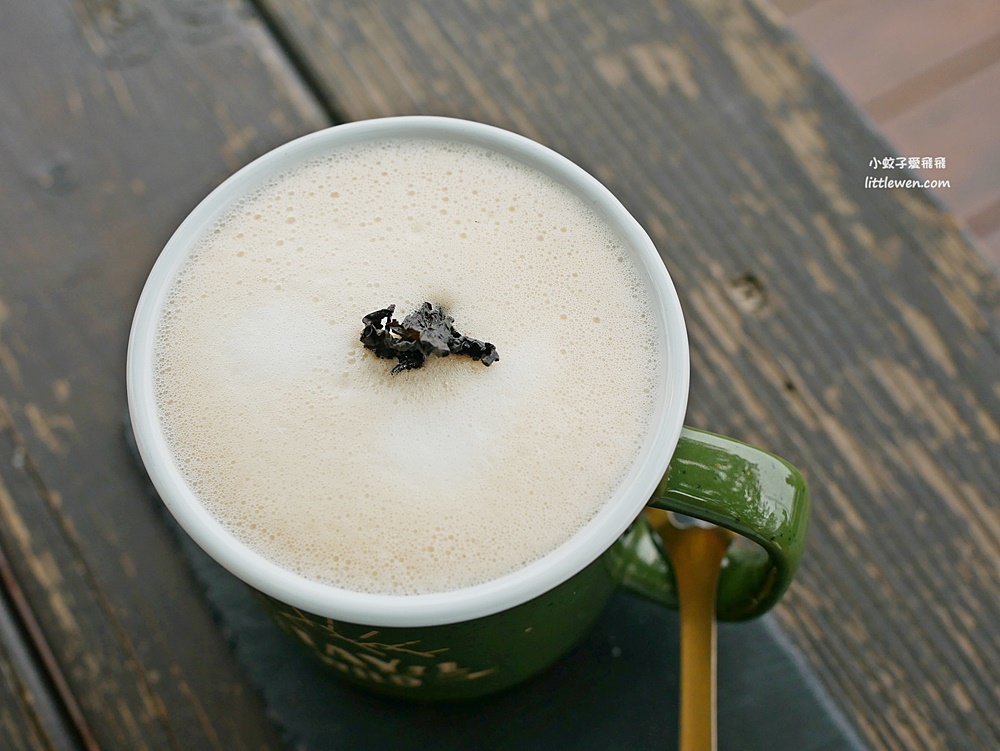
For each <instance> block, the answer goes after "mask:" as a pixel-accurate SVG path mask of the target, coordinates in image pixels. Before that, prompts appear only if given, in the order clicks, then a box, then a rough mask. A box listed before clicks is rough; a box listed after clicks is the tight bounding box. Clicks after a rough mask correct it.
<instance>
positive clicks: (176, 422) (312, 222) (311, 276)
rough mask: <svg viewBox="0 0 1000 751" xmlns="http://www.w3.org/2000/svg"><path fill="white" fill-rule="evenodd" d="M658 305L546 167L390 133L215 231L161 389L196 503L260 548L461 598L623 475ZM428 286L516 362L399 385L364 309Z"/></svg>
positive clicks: (557, 537)
mask: <svg viewBox="0 0 1000 751" xmlns="http://www.w3.org/2000/svg"><path fill="white" fill-rule="evenodd" d="M289 219H294V221H293V222H290V221H288V220H289ZM648 299H649V296H648V295H647V294H646V290H645V288H644V282H643V281H642V278H641V276H640V275H639V274H638V273H637V271H636V269H635V268H634V267H633V266H632V264H631V263H630V262H629V254H628V252H627V249H626V248H624V247H623V246H622V245H621V243H620V241H619V240H618V239H617V238H616V237H615V236H614V234H613V233H612V232H611V230H610V229H609V228H608V226H607V225H606V224H605V223H604V222H603V221H602V220H601V219H600V218H599V217H598V216H597V215H596V214H595V213H594V212H593V211H592V210H591V209H590V208H589V207H588V206H586V205H585V204H584V203H583V202H582V201H581V200H579V199H577V198H576V197H574V196H573V195H571V194H570V193H568V192H567V191H566V190H565V189H564V188H562V187H560V186H559V185H557V184H556V183H555V182H553V181H552V180H550V179H549V178H547V177H545V176H543V175H540V174H538V173H537V172H535V171H533V170H532V169H529V168H527V167H525V166H523V165H520V164H517V163H515V162H513V161H511V160H509V159H507V158H506V157H501V156H499V155H497V154H493V153H491V152H487V151H483V150H480V149H478V148H477V147H471V146H465V145H461V144H453V143H443V142H439V141H399V140H386V141H380V142H376V143H373V144H369V145H365V146H360V147H353V148H349V149H344V150H343V151H339V152H336V153H333V154H329V155H325V156H323V157H321V158H319V159H316V160H314V161H312V162H308V163H305V164H303V165H301V166H299V167H297V168H295V169H293V170H291V171H290V172H288V173H285V174H284V175H282V176H280V178H278V179H276V180H274V181H272V182H271V183H269V184H267V185H265V186H263V187H262V188H260V189H259V190H257V191H255V192H254V193H252V194H250V195H248V196H246V197H245V198H244V199H242V200H241V201H239V202H238V203H237V204H235V205H234V206H233V208H232V209H231V210H230V211H229V213H228V214H226V215H225V216H224V217H223V218H222V219H221V220H220V221H219V222H218V223H217V224H216V226H215V227H213V228H212V229H211V230H210V231H208V232H206V234H205V236H204V237H203V239H202V240H201V242H200V243H199V244H198V245H197V247H196V249H195V250H194V252H193V253H192V255H191V258H190V259H189V260H188V262H187V264H186V265H185V267H184V268H183V269H182V270H181V272H180V273H179V274H178V276H177V278H176V280H175V281H174V283H173V286H172V287H171V289H170V290H169V294H168V299H167V303H166V306H165V308H164V311H163V315H162V318H161V320H160V322H159V327H158V331H157V344H156V351H155V388H156V394H157V402H158V406H159V410H160V415H161V419H162V423H163V426H164V430H165V432H166V435H167V439H168V443H169V445H170V448H171V451H172V452H173V454H174V457H175V459H176V461H177V463H178V465H179V466H180V468H181V471H182V473H183V474H184V476H185V478H186V479H187V481H188V482H189V484H190V485H191V487H192V488H193V489H194V490H195V492H196V493H197V495H198V497H199V498H200V499H201V501H202V502H203V503H204V505H205V506H206V508H207V509H208V510H209V511H210V512H211V513H212V514H213V515H214V516H215V517H216V518H217V519H219V520H220V521H221V522H222V524H224V525H225V526H226V527H227V528H228V529H230V530H231V531H232V533H233V534H234V535H235V536H236V537H238V538H239V539H241V540H242V541H243V542H244V543H246V544H247V545H249V546H250V547H252V548H254V549H256V550H258V551H259V552H260V553H262V554H263V555H264V556H266V557H267V558H269V559H271V560H273V561H274V562H276V563H277V564H279V565H281V566H283V567H285V568H288V569H289V570H292V571H296V572H298V573H301V574H302V575H304V576H307V577H309V578H312V579H314V580H317V581H320V582H327V583H331V584H335V585H338V586H342V587H346V588H349V589H354V590H358V591H366V592H390V593H396V594H409V593H423V592H433V591H443V590H449V589H455V588H459V587H463V586H468V585H472V584H475V583H479V582H483V581H487V580H490V579H493V578H496V577H498V576H501V575H503V574H505V573H508V572H510V571H513V570H515V569H517V568H519V567H522V566H524V565H526V564H527V563H530V562H531V561H533V560H535V559H537V558H539V557H541V556H543V555H545V554H546V553H548V552H550V551H551V550H553V549H554V548H556V547H557V546H558V545H560V544H561V543H563V542H565V541H566V540H567V539H568V538H569V537H570V536H571V535H572V534H573V533H574V532H576V531H577V530H579V529H580V528H581V527H582V526H583V525H584V524H586V522H587V521H588V520H589V519H591V518H592V517H593V516H594V514H596V513H597V511H598V510H599V509H600V508H601V506H602V505H603V504H604V502H605V501H606V499H607V498H608V497H609V496H610V495H611V493H612V492H613V490H614V488H615V487H616V486H617V485H618V483H619V482H620V481H621V479H622V477H623V475H624V473H625V472H626V470H627V468H628V467H629V465H630V464H631V462H632V461H633V460H634V457H635V455H636V451H637V446H638V445H639V444H640V443H641V442H642V439H643V437H644V436H645V434H646V432H647V431H648V429H649V425H648V415H649V414H650V412H651V410H652V405H653V404H654V402H655V399H656V397H657V388H658V386H657V384H658V383H659V374H660V372H661V370H662V367H663V364H662V355H661V353H660V352H659V350H658V347H657V346H656V345H655V342H656V341H658V340H657V336H656V332H655V328H654V326H653V324H652V323H651V322H652V321H653V319H654V316H653V315H652V311H651V309H650V303H649V302H648ZM424 300H429V301H432V302H435V303H437V304H440V305H442V306H443V307H444V308H445V309H446V310H447V311H448V313H449V314H451V315H452V316H454V318H455V320H456V326H457V328H458V329H459V330H460V331H462V332H463V333H465V334H468V335H470V336H474V337H476V338H479V339H484V340H488V341H491V342H493V343H494V344H495V345H496V346H497V349H498V351H499V353H500V357H501V359H500V361H499V362H498V363H496V364H494V365H493V366H491V367H490V368H486V367H483V366H482V364H480V363H475V362H471V361H469V360H467V359H465V358H456V357H451V358H442V359H434V360H432V361H430V362H429V363H428V364H427V365H426V366H425V367H424V368H423V369H422V370H417V371H410V372H404V373H402V374H400V375H398V376H391V375H390V374H389V371H390V369H391V367H392V363H390V362H387V361H383V360H378V359H377V358H375V357H374V356H373V355H372V354H371V353H369V352H367V351H365V350H364V348H363V347H362V345H361V344H360V343H359V342H358V336H359V334H360V330H361V317H362V316H363V315H365V314H366V313H369V312H371V311H373V310H377V309H379V308H382V307H385V306H386V305H388V304H390V303H396V304H397V316H398V317H401V316H402V315H405V314H406V313H407V312H409V311H410V310H412V309H414V308H416V307H417V306H419V305H420V304H421V303H422V302H423V301H424ZM636 342H648V343H650V344H649V345H648V346H636ZM595 350H596V351H597V352H596V355H597V356H596V357H595Z"/></svg>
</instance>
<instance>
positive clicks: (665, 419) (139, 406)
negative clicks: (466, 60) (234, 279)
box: [126, 116, 690, 627]
mask: <svg viewBox="0 0 1000 751" xmlns="http://www.w3.org/2000/svg"><path fill="white" fill-rule="evenodd" d="M386 137H400V138H446V139H449V140H454V139H458V140H463V141H467V142H471V143H475V144H479V145H482V146H485V147H487V148H491V149H493V150H495V151H499V152H501V153H504V154H507V155H508V156H512V157H514V158H515V159H518V160H520V161H522V162H525V163H527V164H529V165H532V166H534V167H535V168H537V169H539V170H541V171H542V172H544V173H546V174H548V175H550V176H552V177H554V178H555V179H557V180H559V181H560V182H562V183H563V184H565V185H568V186H570V187H571V188H572V189H573V190H574V191H575V192H576V193H577V194H578V195H580V196H581V197H583V198H584V200H586V201H588V202H589V203H590V205H591V206H593V207H594V208H595V209H596V210H597V211H599V212H600V213H601V214H602V215H603V216H604V217H605V218H606V220H607V221H609V222H610V223H611V224H612V226H613V227H614V228H615V229H616V231H618V232H619V234H620V236H622V237H623V238H624V239H625V240H626V244H627V245H628V246H630V247H631V248H632V249H633V250H634V252H635V257H636V260H637V261H638V262H639V266H640V268H641V270H642V271H643V272H644V273H645V275H646V277H647V279H648V281H649V283H650V289H651V290H652V291H653V294H654V295H656V296H657V303H658V305H657V310H658V312H659V314H660V320H659V321H658V327H659V332H660V336H661V339H662V341H661V345H662V346H663V351H664V353H665V356H666V357H665V359H666V364H667V366H666V368H665V373H664V376H663V382H662V384H661V398H660V400H659V402H658V403H657V405H656V407H655V409H654V414H653V416H652V420H651V428H650V431H649V437H648V438H647V441H646V442H645V444H644V445H643V447H642V449H641V450H640V454H639V456H638V458H637V460H636V462H635V463H634V464H633V466H632V468H631V470H630V472H629V474H628V476H627V477H626V478H625V480H624V481H623V483H622V484H621V485H620V486H619V488H618V489H617V491H616V492H615V494H614V495H613V496H612V498H611V499H609V501H608V502H606V503H605V505H604V507H603V508H602V509H601V510H600V511H599V512H598V514H597V515H596V516H595V517H594V518H593V519H592V520H591V521H590V522H589V523H588V524H587V525H586V526H585V527H584V528H583V529H581V530H580V531H578V532H577V533H576V534H575V535H573V536H572V537H571V538H570V539H569V540H567V541H566V542H565V543H563V544H562V545H560V546H559V547H558V548H556V549H555V550H554V551H552V552H551V553H549V554H548V555H546V556H544V557H542V558H540V559H538V560H536V561H534V562H532V563H530V564H528V565H527V566H525V567H523V568H521V569H519V570H517V571H514V572H512V573H510V574H507V575H504V576H501V577H499V578H497V579H494V580H492V581H489V582H486V583H484V584H478V585H475V586H471V587H466V588H463V589H457V590H451V591H445V592H438V593H432V594H422V595H381V594H369V593H360V592H355V591H350V590H346V589H342V588H338V587H334V586H331V585H327V584H321V583H319V582H315V581H311V580H309V579H306V578H305V577H303V576H301V575H299V574H295V573H293V572H291V571H288V570H286V569H283V568H280V567H279V566H277V565H275V564H273V563H271V562H269V561H267V560H265V559H264V558H263V557H262V556H260V555H259V554H258V553H256V552H255V551H253V550H251V549H250V548H248V547H247V546H245V545H243V544H242V543H240V542H239V541H238V540H237V539H236V538H235V537H233V536H232V535H231V534H230V533H229V532H228V531H227V530H225V529H224V528H223V526H222V525H221V524H220V523H219V522H217V521H216V520H215V519H214V518H213V517H211V516H210V515H209V513H208V512H207V511H206V510H205V509H204V507H203V506H202V505H201V504H200V503H199V502H198V500H197V498H196V497H195V495H194V493H193V492H192V491H191V489H190V488H189V487H188V486H187V484H186V482H185V481H184V479H183V476H182V475H181V472H180V470H179V469H178V467H177V466H176V464H175V463H174V462H173V460H172V458H171V456H170V452H169V450H168V449H167V444H166V441H165V438H164V436H163V433H162V430H161V429H160V426H159V422H158V418H157V410H156V405H155V399H154V394H153V388H152V373H151V363H152V351H153V344H154V341H153V340H154V337H153V336H152V335H151V334H152V332H153V331H154V330H155V326H156V323H157V321H158V319H159V310H160V308H161V307H162V304H163V300H164V297H165V291H166V288H167V287H168V286H169V282H170V281H171V280H172V278H173V276H174V274H176V272H177V270H178V269H179V267H180V265H181V264H182V263H183V262H184V259H185V258H186V256H187V253H188V251H189V250H190V248H191V246H192V244H193V242H194V240H195V239H196V238H197V237H198V236H199V234H200V232H202V231H203V230H204V229H205V228H206V227H207V226H208V225H210V224H211V223H212V221H213V220H214V218H216V217H217V216H218V215H219V213H220V212H222V211H224V210H225V209H226V207H228V206H229V205H230V204H231V202H232V201H233V200H235V199H236V198H238V197H239V196H240V195H243V194H245V193H246V192H248V190H249V189H250V186H254V185H259V184H260V183H261V182H263V181H264V180H266V179H268V178H270V177H272V176H274V175H276V174H278V173H280V172H281V171H283V170H285V169H287V168H288V167H289V166H291V165H292V164H295V163H298V162H300V161H301V160H303V159H305V158H308V157H309V156H311V155H312V154H314V153H319V151H321V150H325V149H330V148H338V147H342V146H345V145H349V144H352V143H357V142H359V141H363V140H368V139H378V138H386ZM689 369H690V365H689V355H688V343H687V333H686V329H685V325H684V318H683V314H682V312H681V306H680V300H679V298H678V296H677V292H676V289H675V287H674V284H673V282H672V280H671V278H670V276H669V274H668V272H667V270H666V268H665V267H664V265H663V262H662V260H661V259H660V256H659V254H658V253H657V251H656V248H655V246H654V245H653V242H652V240H651V239H650V238H649V236H648V235H647V234H646V232H645V231H644V230H643V229H642V227H641V226H640V225H639V223H638V222H637V221H636V220H635V218H634V217H632V215H631V214H630V213H629V212H628V211H627V210H626V209H625V207H624V206H623V205H622V204H621V202H620V201H618V199H617V198H615V197H614V196H613V195H612V194H611V192H610V191H609V190H608V189H607V188H606V187H605V186H604V185H603V184H602V183H600V182H599V181H598V180H597V179H596V178H594V177H593V176H591V175H590V174H589V173H588V172H586V171H585V170H583V169H582V168H581V167H579V166H577V165H576V164H575V163H573V162H571V161H570V160H568V159H567V158H565V157H563V156H562V155H560V154H558V153H556V152H555V151H552V150H551V149H549V148H547V147H546V146H543V145H541V144H539V143H537V142H536V141H533V140H531V139H528V138H525V137H524V136H520V135H518V134H516V133H513V132H510V131H507V130H503V129H500V128H497V127H494V126H490V125H485V124H483V123H477V122H473V121H468V120H459V119H455V118H446V117H435V116H403V117H389V118H379V119H374V120H362V121H356V122H351V123H345V124H342V125H337V126H333V127H331V128H327V129H325V130H321V131H317V132H315V133H311V134H309V135H305V136H302V137H300V138H297V139H295V140H293V141H290V142H288V143H286V144H284V145H283V146H280V147H278V148H276V149H274V150H272V151H270V152H268V153H266V154H264V155H263V156H261V157H259V158H258V159H256V160H255V161H253V162H251V163H250V164H248V165H247V166H245V167H243V168H242V169H241V170H239V171H238V172H236V173H235V174H233V175H232V176H231V177H229V178H228V179H227V180H225V181H224V182H223V183H222V184H221V185H219V187H217V188H216V189H215V190H213V191H212V192H211V193H210V194H209V195H208V196H206V197H205V198H204V199H203V200H202V201H201V202H200V203H199V204H198V206H196V207H195V209H194V210H193V211H192V212H191V213H190V214H189V215H188V216H187V218H186V219H185V220H184V222H183V223H182V224H181V225H180V226H179V227H178V229H177V230H176V231H175V232H174V234H173V235H172V237H171V238H170V240H169V241H168V242H167V244H166V245H165V246H164V249H163V251H162V252H161V253H160V256H159V257H158V259H157V261H156V263H155V264H154V266H153V268H152V270H151V271H150V274H149V277H148V279H147V281H146V284H145V286H144V288H143V291H142V294H141V296H140V298H139V302H138V304H137V307H136V312H135V317H134V319H133V323H132V329H131V334H130V337H129V345H128V361H127V365H126V370H127V392H128V402H129V412H130V417H131V421H132V429H133V432H134V434H135V439H136V444H137V445H138V448H139V453H140V455H141V456H142V460H143V463H144V465H145V467H146V470H147V472H148V474H149V476H150V479H151V480H152V482H153V485H154V486H155V487H156V490H157V492H158V493H159V495H160V498H161V499H162V501H163V502H164V504H165V505H166V506H167V508H168V509H169V510H170V512H171V514H172V515H173V517H174V518H175V519H176V520H177V522H178V523H179V524H180V525H181V527H182V528H183V529H184V530H185V531H186V532H187V533H188V534H189V535H190V536H191V537H192V538H193V539H194V540H195V542H196V543H197V544H198V545H199V546H200V547H201V548H202V549H204V550H205V551H206V552H207V553H208V554H209V555H210V556H211V557H212V558H214V559H215V560H216V561H217V562H219V563H220V564H221V565H222V566H223V567H225V568H226V569H228V570H229V571H230V572H231V573H233V574H234V575H236V576H237V577H239V578H240V579H242V580H243V581H244V582H246V583H247V584H249V585H250V586H252V587H254V588H255V589H257V590H259V591H261V592H263V593H264V594H267V595H269V596H271V597H274V598H275V599H277V600H280V601H282V602H285V603H287V604H289V605H291V606H293V607H297V608H300V609H302V610H305V611H308V612H310V613H313V614H315V615H318V616H321V617H324V618H332V619H335V620H341V621H346V622H351V623H357V624H367V625H372V626H381V627H418V626H433V625H444V624H448V623H456V622H461V621H466V620H470V619H473V618H479V617H483V616H488V615H492V614H494V613H497V612H500V611H503V610H507V609H510V608H512V607H515V606H517V605H520V604H521V603H524V602H527V601H528V600H531V599H533V598H535V597H537V596H539V595H541V594H543V593H545V592H547V591H549V590H551V589H553V588H555V587H556V586H558V585H559V584H561V583H563V582H564V581H566V580H568V579H569V578H571V577H572V576H574V575H575V574H576V573H578V572H579V571H581V570H583V569H584V568H585V567H586V566H588V565H589V564H590V563H592V562H593V561H594V560H596V559H597V558H598V557H599V556H600V555H601V554H603V553H604V552H605V551H606V550H607V549H608V548H609V547H610V546H611V545H612V544H613V543H614V541H615V540H616V539H618V537H619V536H621V534H622V533H623V532H624V531H625V530H626V529H627V528H628V526H629V524H631V523H632V521H633V520H634V519H635V517H636V516H638V514H639V513H640V512H641V510H642V508H643V506H645V504H646V501H647V500H648V498H649V497H650V496H651V495H652V493H653V491H654V490H655V488H656V486H657V484H658V483H659V482H660V479H661V477H662V475H663V473H664V472H665V471H666V468H667V465H668V463H669V461H670V457H671V456H672V454H673V452H674V450H675V448H676V445H677V441H678V440H679V437H680V431H681V427H682V425H683V420H684V414H685V411H686V408H687V395H688V385H689Z"/></svg>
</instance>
